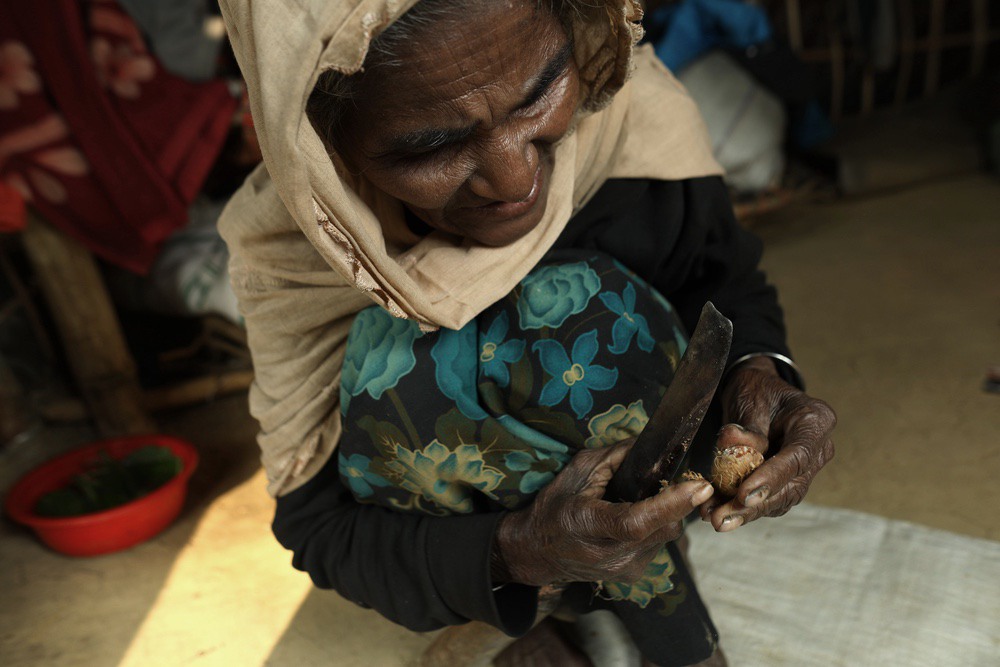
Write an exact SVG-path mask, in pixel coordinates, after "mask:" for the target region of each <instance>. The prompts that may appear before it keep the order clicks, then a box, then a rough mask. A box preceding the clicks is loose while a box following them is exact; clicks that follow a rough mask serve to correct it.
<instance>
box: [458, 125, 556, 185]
mask: <svg viewBox="0 0 1000 667" xmlns="http://www.w3.org/2000/svg"><path fill="white" fill-rule="evenodd" d="M531 136H532V133H527V132H516V131H512V132H506V133H502V134H499V136H496V137H493V138H491V140H490V141H489V142H488V143H486V144H485V145H484V146H483V148H482V150H481V151H480V155H479V165H478V167H477V169H476V171H475V173H473V175H472V177H471V178H470V179H469V188H470V189H471V190H472V192H473V193H475V194H476V195H477V196H479V197H482V198H484V199H486V200H488V201H487V202H486V203H494V202H519V201H523V200H525V199H527V198H528V196H529V195H531V191H532V189H533V188H534V186H535V175H536V173H537V172H538V165H539V159H538V149H537V148H536V147H535V146H534V145H533V143H532V141H531Z"/></svg>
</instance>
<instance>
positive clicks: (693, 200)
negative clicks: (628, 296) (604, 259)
mask: <svg viewBox="0 0 1000 667" xmlns="http://www.w3.org/2000/svg"><path fill="white" fill-rule="evenodd" d="M556 247H557V248H584V249H593V250H600V251H601V252H605V253H607V254H609V255H611V256H612V257H614V258H615V259H617V260H619V261H620V262H622V263H623V264H624V265H625V266H627V267H628V268H630V269H632V270H633V271H635V272H636V273H637V274H639V275H640V276H641V277H642V278H643V279H644V280H646V281H647V282H648V283H650V284H651V285H652V286H653V287H655V288H656V289H657V290H658V291H659V292H660V293H661V294H663V296H665V297H666V298H667V300H669V301H670V302H671V304H673V306H674V308H675V309H676V310H677V313H678V315H679V316H680V318H681V321H682V322H683V323H684V326H685V327H687V330H688V332H689V333H690V332H691V331H693V330H694V326H695V324H696V323H697V322H698V316H699V314H700V313H701V309H702V307H703V306H704V305H705V303H706V302H707V301H712V302H713V303H714V304H715V306H716V308H718V309H719V310H720V311H721V312H722V314H723V315H725V316H726V317H728V318H729V319H730V320H732V322H733V345H732V349H731V351H730V355H729V363H732V362H733V361H735V360H737V359H739V358H741V357H743V356H744V355H747V354H751V353H756V352H771V353H777V354H781V355H784V356H787V357H790V356H791V355H790V353H789V351H788V346H787V344H786V342H785V325H784V317H783V314H782V312H781V307H780V306H779V305H778V294H777V291H776V290H775V289H774V287H772V286H771V285H769V284H768V283H767V280H766V277H765V275H764V273H763V271H761V270H760V268H759V267H758V264H759V262H760V258H761V252H762V244H761V242H760V240H759V239H757V237H756V236H754V235H753V234H751V233H750V232H748V231H746V230H745V229H743V228H741V227H740V226H739V224H737V222H736V219H735V216H734V215H733V209H732V205H731V203H730V200H729V193H728V191H727V189H726V186H725V183H724V182H723V181H722V179H721V178H720V177H717V176H711V177H705V178H692V179H688V180H683V181H656V180H647V179H615V180H610V181H608V182H607V183H605V184H604V186H603V187H602V188H601V189H600V190H599V191H598V193H597V194H596V195H595V196H594V197H593V198H592V199H591V201H590V202H588V203H587V205H586V206H585V207H584V208H583V209H582V210H581V211H580V212H579V213H578V214H577V215H576V216H574V217H573V219H572V220H570V222H569V224H568V225H567V228H566V230H565V231H564V232H563V234H562V235H561V236H560V238H559V240H558V242H557V244H556ZM778 366H779V372H781V373H782V376H783V377H784V379H786V380H788V381H789V382H792V383H793V384H796V385H799V384H800V383H801V380H800V379H799V378H798V377H797V374H796V373H795V371H794V370H793V369H791V368H790V367H787V366H785V365H784V364H778Z"/></svg>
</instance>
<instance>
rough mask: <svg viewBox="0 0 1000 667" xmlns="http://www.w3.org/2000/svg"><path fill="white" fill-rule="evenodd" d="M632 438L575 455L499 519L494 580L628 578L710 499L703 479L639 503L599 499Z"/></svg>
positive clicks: (537, 581)
mask: <svg viewBox="0 0 1000 667" xmlns="http://www.w3.org/2000/svg"><path fill="white" fill-rule="evenodd" d="M633 442H634V440H627V441H625V442H622V443H619V444H617V445H613V446H611V447H607V448H604V449H590V450H583V451H581V452H579V453H578V454H577V455H576V456H575V457H574V458H573V460H572V461H570V463H569V465H567V466H566V468H565V469H563V471H562V472H560V473H559V474H558V475H557V476H556V478H555V479H554V480H553V481H552V482H551V483H550V484H549V485H548V486H546V487H545V488H544V489H543V490H542V491H541V493H539V494H538V496H537V497H536V498H535V500H534V502H533V503H532V504H531V505H530V506H528V507H526V508H525V509H523V510H520V511H517V512H511V513H510V514H508V515H506V516H505V517H504V518H503V519H501V521H500V525H499V527H498V529H497V534H496V539H495V543H494V553H493V561H492V563H491V573H492V575H493V581H494V583H505V582H517V583H522V584H529V585H533V586H544V585H548V584H554V583H561V582H570V581H620V582H625V583H629V582H633V581H635V580H637V579H638V578H639V577H640V576H641V575H642V573H643V571H644V570H645V569H646V565H648V564H649V561H650V560H652V558H653V556H655V555H656V553H657V552H658V551H659V550H660V548H662V546H663V545H664V544H665V543H666V542H669V541H671V540H675V539H677V538H678V537H679V536H680V535H681V532H682V526H681V522H682V520H683V519H684V517H685V516H687V514H689V513H690V512H691V510H692V509H693V508H695V507H697V506H698V505H700V504H702V503H704V502H705V501H706V500H708V499H709V498H711V496H712V487H711V485H709V484H708V483H706V482H698V481H694V482H684V483H682V484H676V485H671V486H669V487H667V488H665V489H664V490H663V491H661V492H660V493H658V494H657V495H655V496H653V497H651V498H647V499H645V500H641V501H639V502H636V503H611V502H608V501H606V500H602V497H603V496H604V490H605V488H606V487H607V485H608V482H609V481H610V480H611V477H612V475H614V472H615V470H617V469H618V466H619V465H621V462H622V460H624V458H625V454H626V453H627V452H628V450H629V449H630V448H631V446H632V443H633Z"/></svg>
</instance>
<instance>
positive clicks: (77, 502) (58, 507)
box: [35, 445, 183, 517]
mask: <svg viewBox="0 0 1000 667" xmlns="http://www.w3.org/2000/svg"><path fill="white" fill-rule="evenodd" d="M182 468H183V463H182V462H181V460H180V458H179V457H178V456H177V455H176V454H174V453H173V452H172V451H170V449H169V448H168V447H163V446H161V445H147V446H145V447H140V448H139V449H136V450H134V451H133V452H131V453H130V454H128V455H127V456H125V457H124V458H122V459H113V458H111V457H110V456H108V454H107V453H106V452H101V454H100V456H99V457H98V458H97V460H95V461H94V462H92V463H91V464H90V465H89V466H87V468H86V469H85V470H84V471H83V472H81V473H80V474H78V475H76V476H75V477H73V479H72V480H71V481H70V483H69V484H68V485H66V486H65V487H63V488H61V489H56V490H55V491H50V492H49V493H46V494H45V495H43V496H42V497H41V498H39V499H38V502H37V503H36V504H35V514H37V515H39V516H46V517H68V516H80V515H83V514H91V513H93V512H100V511H103V510H106V509H111V508H112V507H118V506H119V505H124V504H125V503H128V502H131V501H133V500H135V499H137V498H141V497H142V496H145V495H147V494H149V493H151V492H153V491H155V490H156V489H158V488H160V487H161V486H163V485H164V484H166V483H167V482H168V481H169V480H170V479H172V478H173V477H174V476H175V475H177V474H178V473H179V472H180V471H181V469H182Z"/></svg>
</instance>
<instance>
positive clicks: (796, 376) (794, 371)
mask: <svg viewBox="0 0 1000 667" xmlns="http://www.w3.org/2000/svg"><path fill="white" fill-rule="evenodd" d="M756 357H768V358H769V359H772V360H774V361H777V362H780V363H781V364H782V365H783V366H784V367H785V369H786V370H787V371H789V374H790V375H791V377H792V378H793V380H794V382H793V384H795V385H796V386H798V387H799V388H802V387H804V386H805V382H804V381H803V380H802V371H801V370H799V367H798V365H796V363H795V362H794V361H792V360H791V359H789V358H788V357H786V356H785V355H783V354H779V353H777V352H751V353H750V354H744V355H743V356H742V357H740V358H739V359H736V360H735V361H733V362H732V363H731V364H729V366H728V367H727V368H726V372H725V373H723V374H722V382H721V383H720V385H721V384H723V383H725V381H726V380H727V379H728V378H729V374H730V373H732V372H733V371H734V370H735V369H736V367H737V366H739V365H740V364H742V363H743V362H744V361H749V360H751V359H754V358H756ZM778 375H785V374H784V373H782V372H781V369H780V368H779V369H778Z"/></svg>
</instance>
